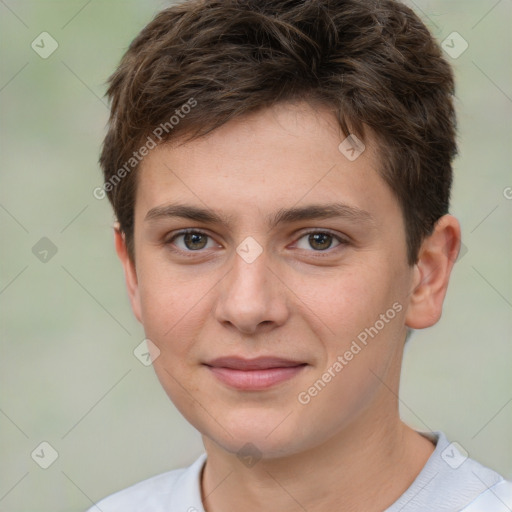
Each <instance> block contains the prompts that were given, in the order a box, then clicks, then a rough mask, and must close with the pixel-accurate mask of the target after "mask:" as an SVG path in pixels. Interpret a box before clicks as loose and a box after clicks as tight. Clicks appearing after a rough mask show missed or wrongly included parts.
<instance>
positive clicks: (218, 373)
mask: <svg viewBox="0 0 512 512" xmlns="http://www.w3.org/2000/svg"><path fill="white" fill-rule="evenodd" d="M205 366H206V367H207V368H208V369H209V370H210V371H211V373H212V374H213V375H214V376H215V377H216V378H217V379H218V380H220V381H221V382H223V383H224V384H226V385H227V386H229V387H232V388H235V389H238V390H245V391H261V390H264V389H269V388H271V387H273V386H277V385H278V384H280V383H282V382H285V381H288V380H290V379H292V378H293V377H295V376H296V375H298V374H299V373H300V372H302V371H303V369H304V368H305V367H306V366H307V363H304V362H300V361H293V360H290V359H283V358H276V357H260V358H256V359H244V358H240V357H221V358H218V359H214V360H212V361H209V362H208V363H205Z"/></svg>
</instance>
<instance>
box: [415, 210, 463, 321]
mask: <svg viewBox="0 0 512 512" xmlns="http://www.w3.org/2000/svg"><path fill="white" fill-rule="evenodd" d="M459 249H460V225H459V222H458V221H457V219H456V218H455V217H453V216H451V215H444V216H443V217H441V218H440V219H439V220H438V221H437V223H436V225H435V228H434V231H433V233H432V234H431V235H430V236H429V237H427V238H425V240H424V241H423V243H422V245H421V248H420V251H419V255H418V261H417V262H416V264H415V266H414V277H413V283H412V288H411V294H410V301H409V307H408V309H407V314H406V318H405V323H406V325H407V326H408V327H410V328H412V329H424V328H425V327H430V326H432V325H434V324H435V323H437V321H438V320H439V318H441V313H442V309H443V301H444V298H445V295H446V291H447V289H448V282H449V280H450V274H451V271H452V268H453V265H454V263H455V261H456V259H457V256H458V254H459Z"/></svg>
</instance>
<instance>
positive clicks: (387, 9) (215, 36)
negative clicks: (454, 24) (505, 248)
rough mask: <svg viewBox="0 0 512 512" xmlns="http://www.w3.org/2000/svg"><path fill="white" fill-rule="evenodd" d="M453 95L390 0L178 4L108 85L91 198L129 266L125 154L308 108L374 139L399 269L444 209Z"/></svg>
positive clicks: (442, 69)
mask: <svg viewBox="0 0 512 512" xmlns="http://www.w3.org/2000/svg"><path fill="white" fill-rule="evenodd" d="M453 94H454V80H453V73H452V70H451V67H450V66H449V64H448V63H447V62H446V61H445V60H444V58H443V56H442V54H441V50H440V48H439V46H438V44H437V43H436V41H435V40H434V38H433V37H432V35H431V34H430V32H429V31H428V29H427V28H426V27H425V25H424V24H423V23H422V21H421V20H420V19H419V18H418V17H417V16H416V15H415V14H414V12H413V11H412V10H411V9H409V8H408V7H406V6H405V5H403V4H401V3H400V2H398V1H395V0H265V1H261V0H190V1H185V2H183V3H181V4H178V5H174V6H172V7H170V8H168V9H165V10H163V11H162V12H160V13H159V14H158V15H157V16H156V17H155V18H154V19H153V21H151V22H150V23H149V24H148V25H147V26H146V27H145V28H144V29H143V30H142V32H141V33H140V34H139V35H138V36H137V37H136V38H135V39H134V41H133V42H132V43H131V45H130V47H129V49H128V50H127V52H126V54H125V55H124V57H123V58H122V60H121V63H120V65H119V67H118V69H117V70H116V71H115V73H114V74H113V75H112V76H111V77H110V79H109V89H108V92H107V95H108V97H109V99H110V100H111V117H110V120H109V127H108V133H107V135H106V137H105V141H104V144H103V150H102V153H101V157H100V163H101V167H102V169H103V172H104V178H105V184H104V187H105V191H106V192H107V194H108V197H109V200H110V201H111V203H112V205H113V208H114V212H115V214H116V216H117V219H118V221H119V224H120V229H121V230H122V231H123V232H124V234H125V236H126V240H127V245H128V249H129V251H130V254H131V256H132V257H134V248H133V226H134V207H135V193H136V174H137V173H136V171H137V168H138V162H139V161H140V158H141V156H140V155H139V153H138V152H137V149H138V148H142V147H144V146H145V145H146V146H148V147H153V146H149V144H150V142H149V141H150V140H151V142H152V144H153V145H155V144H156V143H162V142H166V141H169V140H170V139H171V138H175V137H176V136H177V135H178V134H180V135H183V134H186V135H187V136H188V135H190V138H189V139H187V140H191V139H193V138H196V137H200V136H201V135H205V134H207V133H209V132H211V131H212V130H214V129H215V128H217V127H219V126H221V125H222V124H224V123H226V122H227V121H229V120H230V119H233V118H235V117H239V116H242V115H244V114H247V113H250V112H253V111H256V110H259V109H262V108H265V107H270V106H272V105H274V104H276V103H278V102H282V101H295V100H305V101H307V102H309V103H311V104H322V105H325V106H327V107H328V108H329V109H330V110H331V111H332V112H333V113H334V114H335V115H336V117H337V120H338V122H339V125H340V128H341V130H342V131H343V133H344V134H345V135H346V136H348V135H349V134H351V133H353V134H355V135H356V136H357V137H359V138H360V139H362V140H363V141H364V139H365V126H367V127H369V128H370V129H371V131H372V132H373V133H374V134H375V136H376V139H377V142H378V145H379V156H380V160H381V169H380V172H381V175H382V176H383V177H384V179H385V180H386V182H387V183H388V185H389V186H390V187H391V189H392V190H393V191H394V193H395V195H396V197H397V200H398V202H399V204H400V206H401V209H402V212H403V215H404V219H405V226H406V239H407V249H408V260H409V263H410V264H411V265H412V264H414V263H415V262H416V260H417V256H418V250H419V247H420V245H421V242H422V240H423V238H424V237H425V236H428V235H429V234H430V233H431V232H432V229H433V227H434V225H435V223H436V221H437V220H438V219H439V218H440V217H441V216H442V215H444V214H445V213H447V212H448V207H449V199H450V188H451V182H452V168H451V162H452V160H453V158H454V156H455V155H456V153H457V146H456V141H455V130H456V120H455V112H454V107H453V98H452V96H453ZM194 102H195V106H194V108H192V105H194ZM187 105H188V107H187V108H185V106H187ZM172 117H174V118H175V119H176V120H177V122H172ZM157 127H164V128H165V129H162V128H160V131H158V132H157V133H158V134H159V138H157V137H156V136H155V130H157V129H158V128H157ZM164 131H165V134H164V133H163V132H164ZM160 132H161V133H160ZM155 138H156V139H157V140H154V139H155ZM146 149H147V148H146ZM141 153H145V152H141ZM135 154H137V158H135V157H134V155H135ZM127 163H129V164H130V165H127ZM132 169H133V170H132Z"/></svg>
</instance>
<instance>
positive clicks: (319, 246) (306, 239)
mask: <svg viewBox="0 0 512 512" xmlns="http://www.w3.org/2000/svg"><path fill="white" fill-rule="evenodd" d="M333 242H335V243H334V244H333ZM343 243H346V242H345V241H344V240H343V239H341V238H340V237H338V236H336V235H334V234H331V233H329V232H327V231H311V232H309V233H305V234H304V235H303V236H301V237H300V238H299V241H298V242H297V247H298V248H299V249H305V250H309V251H310V250H311V249H313V250H314V251H316V252H321V251H327V249H331V248H335V247H337V246H338V245H341V244H343Z"/></svg>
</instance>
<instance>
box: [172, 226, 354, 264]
mask: <svg viewBox="0 0 512 512" xmlns="http://www.w3.org/2000/svg"><path fill="white" fill-rule="evenodd" d="M190 233H194V234H198V235H204V236H206V237H208V238H210V239H212V238H213V237H212V236H211V235H209V234H208V233H206V232H204V231H201V230H200V229H192V228H189V229H182V230H180V231H178V232H176V233H174V234H173V235H172V236H171V237H170V238H169V239H168V240H166V241H165V245H166V246H169V247H170V248H171V250H172V251H173V252H177V253H180V254H183V255H186V257H194V253H197V254H201V253H202V252H204V250H203V249H198V250H196V251H191V250H188V251H184V250H182V249H178V248H176V247H171V246H173V242H174V240H176V238H178V237H179V236H182V235H187V234H190ZM315 233H321V234H326V235H330V236H332V237H333V238H334V239H335V240H336V241H337V242H339V245H337V246H335V247H329V248H328V249H326V250H324V251H321V250H319V251H315V250H313V249H312V250H311V251H307V252H312V253H314V254H315V257H317V258H322V257H325V256H329V255H330V254H331V253H332V252H333V251H334V250H336V249H337V248H339V247H341V246H346V245H348V244H349V243H350V242H349V241H348V240H347V239H346V238H343V237H341V236H339V235H336V234H335V233H333V232H332V231H330V230H329V229H311V230H309V231H305V232H303V233H301V235H300V236H299V238H297V241H298V240H301V239H302V238H304V237H305V236H308V235H311V234H315Z"/></svg>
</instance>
